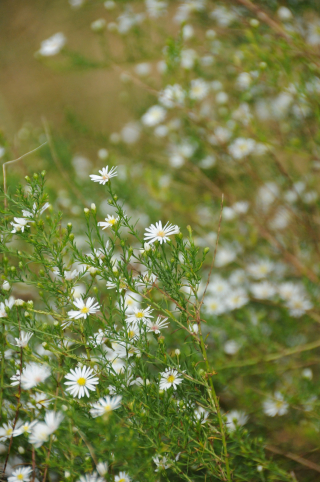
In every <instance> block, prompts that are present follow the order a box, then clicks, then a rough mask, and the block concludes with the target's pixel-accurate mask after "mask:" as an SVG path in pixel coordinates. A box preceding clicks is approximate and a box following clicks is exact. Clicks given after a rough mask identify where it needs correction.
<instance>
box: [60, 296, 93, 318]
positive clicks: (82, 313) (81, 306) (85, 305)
mask: <svg viewBox="0 0 320 482" xmlns="http://www.w3.org/2000/svg"><path fill="white" fill-rule="evenodd" d="M73 304H74V305H75V306H76V307H77V308H78V310H71V311H69V312H68V316H69V317H70V318H74V319H75V320H78V319H79V318H84V319H86V318H87V316H89V315H93V314H95V313H96V312H97V311H99V309H100V305H99V303H97V302H95V299H94V298H88V299H87V301H84V300H83V299H82V298H77V299H76V300H74V302H73Z"/></svg>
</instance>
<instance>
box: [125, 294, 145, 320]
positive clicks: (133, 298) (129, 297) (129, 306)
mask: <svg viewBox="0 0 320 482" xmlns="http://www.w3.org/2000/svg"><path fill="white" fill-rule="evenodd" d="M141 299H142V298H141V296H140V295H139V294H136V293H132V292H131V291H128V292H127V293H126V294H125V297H124V305H125V308H126V314H127V315H128V314H129V313H130V314H132V313H133V312H134V311H133V309H134V308H139V307H140V301H141Z"/></svg>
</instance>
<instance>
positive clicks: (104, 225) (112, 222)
mask: <svg viewBox="0 0 320 482" xmlns="http://www.w3.org/2000/svg"><path fill="white" fill-rule="evenodd" d="M118 221H119V217H117V218H115V217H114V216H111V215H110V214H108V216H107V217H106V218H105V220H104V221H100V222H99V223H98V226H101V227H102V229H106V228H110V227H112V226H114V225H115V224H116V223H117V222H118Z"/></svg>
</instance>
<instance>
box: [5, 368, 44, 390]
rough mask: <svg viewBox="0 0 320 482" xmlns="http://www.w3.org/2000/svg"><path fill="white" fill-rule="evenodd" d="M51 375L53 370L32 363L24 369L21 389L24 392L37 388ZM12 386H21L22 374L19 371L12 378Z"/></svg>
mask: <svg viewBox="0 0 320 482" xmlns="http://www.w3.org/2000/svg"><path fill="white" fill-rule="evenodd" d="M50 374H51V370H50V368H49V367H47V366H46V365H40V364H39V363H35V362H30V363H27V365H26V366H25V367H24V369H23V370H22V373H21V387H22V388H23V389H24V390H29V389H30V388H33V387H36V386H37V385H38V384H39V383H42V382H44V381H45V379H46V378H48V377H49V376H50ZM11 380H12V383H11V385H12V386H15V385H19V383H20V372H19V370H18V371H17V373H16V375H13V376H12V377H11Z"/></svg>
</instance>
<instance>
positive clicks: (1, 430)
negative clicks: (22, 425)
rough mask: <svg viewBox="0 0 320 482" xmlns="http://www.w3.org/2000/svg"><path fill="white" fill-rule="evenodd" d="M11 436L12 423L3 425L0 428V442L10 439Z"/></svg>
mask: <svg viewBox="0 0 320 482" xmlns="http://www.w3.org/2000/svg"><path fill="white" fill-rule="evenodd" d="M12 434H13V422H8V423H4V424H3V425H2V427H0V440H6V439H8V438H11V437H12Z"/></svg>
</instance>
